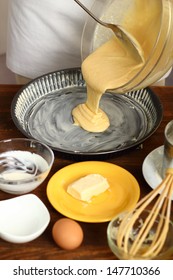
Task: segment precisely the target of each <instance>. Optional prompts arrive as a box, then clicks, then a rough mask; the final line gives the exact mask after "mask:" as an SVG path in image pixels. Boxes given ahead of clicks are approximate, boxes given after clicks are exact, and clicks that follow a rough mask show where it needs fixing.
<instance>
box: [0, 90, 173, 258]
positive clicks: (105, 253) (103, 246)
mask: <svg viewBox="0 0 173 280" xmlns="http://www.w3.org/2000/svg"><path fill="white" fill-rule="evenodd" d="M20 88H21V86H19V85H0V139H1V140H2V139H8V138H16V137H24V136H23V135H22V133H21V132H20V131H19V130H18V129H17V128H16V127H15V125H14V123H13V120H12V117H11V113H10V106H11V101H12V99H13V97H14V95H15V94H16V93H17V91H18V90H19V89H20ZM152 90H153V91H154V92H155V94H156V95H157V96H158V97H159V98H160V100H161V103H162V105H163V120H162V122H161V124H160V126H159V128H158V129H157V130H156V131H155V132H154V134H153V135H152V136H150V137H149V138H148V139H147V140H146V141H145V142H144V143H143V145H142V146H143V147H142V148H135V149H132V150H128V151H126V152H123V153H121V154H114V155H112V156H110V155H109V157H104V158H103V157H97V158H93V160H104V161H106V162H111V163H114V164H117V165H119V166H121V167H123V168H125V169H126V170H128V171H129V172H131V173H132V174H133V175H134V176H135V178H136V179H137V181H138V183H139V185H140V188H141V196H143V195H145V194H147V193H148V192H149V191H151V188H150V187H149V186H148V185H147V183H146V182H145V180H144V178H143V175H142V163H143V161H144V159H145V157H146V156H147V155H148V154H149V153H150V152H151V151H152V150H153V149H155V148H157V147H159V146H160V145H163V141H164V135H163V132H164V128H165V126H166V124H167V123H168V122H169V121H170V120H171V119H173V87H153V88H152ZM81 160H84V159H81V158H74V157H72V156H70V155H66V154H63V153H59V152H55V161H54V164H53V167H52V169H51V172H50V174H49V176H48V178H47V179H46V181H45V182H44V183H42V185H41V186H39V187H38V188H37V189H36V190H34V191H33V192H32V193H34V194H35V195H37V196H38V197H39V198H40V199H41V200H42V201H43V202H44V204H45V205H46V207H47V208H48V210H49V212H50V216H51V221H50V224H49V226H48V227H47V229H46V230H45V232H44V233H43V234H42V235H41V236H40V237H38V238H37V239H35V240H34V241H31V242H29V243H26V244H20V245H19V244H11V243H8V242H6V241H4V240H2V239H0V259H3V260H27V259H32V260H45V259H47V260H56V259H57V260H58V259H61V260H67V259H68V260H72V259H74V260H84V259H85V260H87V259H88V260H89V259H90V260H91V259H95V260H109V259H116V257H115V256H114V255H113V253H112V252H111V251H110V249H109V247H108V244H107V236H106V230H107V225H108V223H107V222H104V223H82V222H80V225H81V226H82V229H83V231H84V241H83V243H82V245H81V246H80V247H79V248H78V249H76V250H73V251H65V250H62V249H60V248H59V247H58V246H56V245H55V243H54V241H53V238H52V235H51V231H52V226H53V224H54V223H55V221H56V220H58V219H59V218H61V217H62V215H61V214H60V213H58V212H57V211H56V210H55V209H54V208H53V207H52V206H51V204H50V203H49V201H48V199H47V196H46V187H47V183H48V180H49V179H50V177H51V176H52V175H53V174H54V173H55V172H56V171H58V170H59V169H61V168H62V167H64V166H67V165H69V164H72V163H74V162H77V161H81ZM12 197H14V195H11V194H8V193H5V192H2V191H0V200H4V199H9V198H12ZM172 259H173V257H172Z"/></svg>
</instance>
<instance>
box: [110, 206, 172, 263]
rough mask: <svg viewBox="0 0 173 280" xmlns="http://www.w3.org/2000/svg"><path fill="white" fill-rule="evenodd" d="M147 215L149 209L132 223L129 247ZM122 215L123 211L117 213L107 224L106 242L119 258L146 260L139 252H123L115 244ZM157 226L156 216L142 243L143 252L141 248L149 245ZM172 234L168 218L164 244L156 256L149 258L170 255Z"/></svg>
mask: <svg viewBox="0 0 173 280" xmlns="http://www.w3.org/2000/svg"><path fill="white" fill-rule="evenodd" d="M148 215H149V210H145V211H143V212H142V214H141V215H140V216H139V217H138V219H137V221H136V223H135V224H134V227H133V229H132V231H131V235H130V237H131V238H130V242H129V247H130V246H132V244H133V242H134V240H135V238H136V236H137V233H138V231H139V229H140V227H141V225H142V223H143V221H144V220H145V219H146V217H147V216H148ZM123 216H124V213H121V214H119V215H117V216H116V217H115V218H114V219H112V221H111V222H110V223H109V225H108V228H107V238H108V244H109V247H110V249H111V251H112V252H113V253H114V254H115V256H116V257H117V258H118V259H120V260H147V259H149V258H146V257H143V256H142V255H140V254H139V253H138V254H136V255H134V256H132V255H130V254H129V253H125V252H124V250H122V249H121V248H119V247H118V246H117V233H118V228H119V225H120V223H121V220H122V217H123ZM129 219H130V218H129ZM157 226H158V217H157V218H156V220H155V223H154V225H153V227H152V228H151V231H150V234H149V236H148V239H147V240H146V241H145V243H143V247H142V252H143V250H145V248H147V247H148V246H150V244H151V240H152V238H153V237H154V234H155V233H156V229H157ZM172 236H173V223H172V221H171V220H170V221H169V231H168V234H167V238H166V241H165V243H164V246H163V247H162V250H161V251H160V253H159V254H158V255H157V256H155V257H154V258H150V259H158V260H165V259H169V258H170V256H171V255H172V254H173V238H172Z"/></svg>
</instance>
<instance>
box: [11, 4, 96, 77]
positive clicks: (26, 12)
mask: <svg viewBox="0 0 173 280" xmlns="http://www.w3.org/2000/svg"><path fill="white" fill-rule="evenodd" d="M93 2H94V0H82V3H84V4H85V5H86V6H87V7H88V8H90V7H91V6H92V4H93ZM86 16H87V15H86V13H85V12H84V11H83V10H82V8H81V7H79V6H78V5H77V3H76V2H74V1H73V0H9V17H8V18H9V21H8V36H7V67H8V68H9V69H10V70H11V71H13V72H14V73H16V74H19V75H22V76H25V77H28V78H31V79H33V78H35V77H38V76H40V75H43V74H45V73H48V72H52V71H55V70H58V69H65V68H71V67H78V66H80V65H81V54H80V45H81V35H82V30H83V26H84V23H85V19H86Z"/></svg>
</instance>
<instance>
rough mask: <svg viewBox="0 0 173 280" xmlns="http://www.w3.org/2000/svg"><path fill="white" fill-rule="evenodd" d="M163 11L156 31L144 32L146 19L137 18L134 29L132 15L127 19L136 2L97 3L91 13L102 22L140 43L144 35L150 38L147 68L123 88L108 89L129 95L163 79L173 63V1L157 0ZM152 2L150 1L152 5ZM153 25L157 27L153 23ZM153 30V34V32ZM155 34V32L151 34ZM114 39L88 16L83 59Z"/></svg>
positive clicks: (100, 0)
mask: <svg viewBox="0 0 173 280" xmlns="http://www.w3.org/2000/svg"><path fill="white" fill-rule="evenodd" d="M158 3H159V5H160V9H161V15H160V21H159V24H158V25H157V29H153V28H152V26H151V29H150V30H151V31H150V30H148V29H147V30H143V29H144V28H143V29H142V30H141V28H142V25H143V22H144V21H145V18H144V19H142V18H140V15H138V16H137V19H136V23H135V29H134V23H133V21H131V18H130V16H129V17H127V18H125V16H126V13H127V11H128V10H129V9H131V8H132V7H134V6H135V5H137V4H136V0H132V1H129V0H124V1H121V0H95V2H94V4H93V6H92V8H91V11H92V12H93V13H94V14H95V15H96V16H97V17H99V18H100V19H102V20H104V21H107V22H112V23H115V24H119V25H121V26H122V27H124V28H125V29H126V30H127V31H128V32H129V33H131V34H132V35H134V37H136V39H137V40H138V42H140V40H141V35H140V34H142V37H143V36H146V38H150V42H149V45H148V55H147V59H146V62H145V64H144V66H143V67H142V68H141V69H140V70H139V71H138V73H137V74H136V75H135V76H134V77H133V78H132V79H131V80H129V81H128V82H126V83H124V84H123V85H122V86H120V87H118V88H115V89H109V91H112V92H116V93H123V92H128V91H130V90H132V89H133V90H137V89H141V88H145V87H147V86H149V85H151V84H153V83H155V82H157V81H158V80H160V79H161V78H162V77H163V76H164V75H165V74H166V73H167V72H169V70H170V68H171V66H172V64H173V50H172V45H173V24H172V20H173V0H168V1H166V0H158ZM151 4H152V1H150V2H148V4H147V5H148V9H149V10H152V9H150V7H149V5H151ZM153 26H155V25H154V24H153ZM153 30H154V31H153ZM151 32H152V33H151ZM111 36H112V31H111V30H109V29H108V28H105V27H103V26H101V25H100V24H98V23H96V22H95V21H94V20H93V19H92V18H91V17H89V16H88V18H87V21H86V23H85V26H84V29H83V35H82V40H81V56H82V60H84V59H85V58H86V57H87V56H88V55H89V54H90V53H91V52H93V51H94V50H95V49H97V48H98V47H99V46H101V45H102V44H103V43H105V42H106V41H107V40H108V39H110V38H111Z"/></svg>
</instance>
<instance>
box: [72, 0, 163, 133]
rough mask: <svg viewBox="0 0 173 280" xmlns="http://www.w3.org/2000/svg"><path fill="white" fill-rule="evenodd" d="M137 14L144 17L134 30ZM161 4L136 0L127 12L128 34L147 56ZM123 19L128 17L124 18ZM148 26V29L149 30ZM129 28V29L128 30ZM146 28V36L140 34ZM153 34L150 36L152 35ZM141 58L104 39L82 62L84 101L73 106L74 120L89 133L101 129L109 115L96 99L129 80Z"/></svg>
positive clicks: (98, 99)
mask: <svg viewBox="0 0 173 280" xmlns="http://www.w3.org/2000/svg"><path fill="white" fill-rule="evenodd" d="M139 15H140V16H141V17H142V19H144V21H142V19H141V21H140V22H143V25H141V26H140V30H139V32H138V33H137V31H136V29H135V27H136V25H135V24H134V21H135V22H138V21H136V20H137V19H138V18H139ZM160 15H161V3H160V2H159V1H158V0H152V1H151V0H141V1H139V0H137V1H135V7H134V8H133V9H132V10H131V11H130V12H129V13H128V14H127V17H126V21H127V22H129V24H130V28H131V31H132V35H133V34H135V39H136V40H137V41H138V42H139V43H140V45H141V48H142V50H143V53H144V57H145V58H146V59H147V57H148V55H149V51H150V48H151V45H152V44H151V42H153V40H155V37H156V36H155V34H158V30H159V26H160V18H161V17H160ZM127 19H130V21H128V20H127ZM153 23H154V24H153ZM151 27H152V29H151ZM130 28H129V29H130ZM150 29H151V30H150ZM146 30H147V31H148V30H150V37H145V36H144V37H143V36H142V35H141V34H146ZM152 35H153V36H152ZM144 63H145V61H144V60H143V59H140V57H139V55H138V52H136V55H135V53H134V51H131V49H129V48H128V46H127V45H126V44H125V43H123V42H122V41H120V40H119V39H117V38H116V37H115V36H114V37H112V38H111V39H110V40H108V42H106V43H105V44H103V45H102V46H101V47H99V48H98V49H97V50H96V51H94V52H93V53H92V54H90V55H89V56H88V57H87V58H86V59H85V60H84V62H83V63H82V73H83V77H84V79H85V81H86V84H87V100H86V102H85V103H84V104H79V105H78V106H77V107H76V108H74V109H73V111H72V115H73V118H74V123H75V124H76V125H79V126H81V127H82V128H83V129H85V130H87V131H90V132H103V131H105V130H106V129H107V128H108V127H109V125H110V122H109V118H108V116H107V115H106V114H105V112H103V111H102V110H101V109H100V108H99V103H100V99H101V97H102V95H103V93H104V92H105V91H106V90H108V89H116V88H118V87H121V86H122V85H124V84H125V83H126V82H128V81H130V80H131V79H132V78H133V77H134V76H135V75H136V74H137V73H138V72H139V71H140V69H141V68H142V67H143V65H144Z"/></svg>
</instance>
